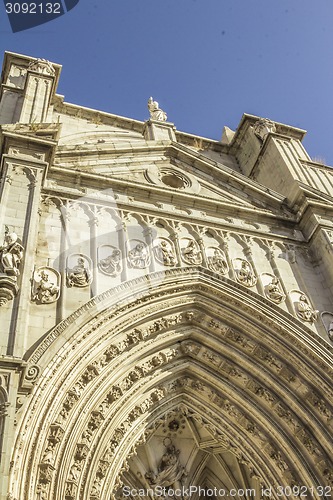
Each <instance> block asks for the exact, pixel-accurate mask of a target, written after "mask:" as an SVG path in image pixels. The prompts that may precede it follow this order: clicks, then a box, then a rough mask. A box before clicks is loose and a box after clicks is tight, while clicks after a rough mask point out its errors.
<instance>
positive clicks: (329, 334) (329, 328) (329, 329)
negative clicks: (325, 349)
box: [327, 319, 333, 342]
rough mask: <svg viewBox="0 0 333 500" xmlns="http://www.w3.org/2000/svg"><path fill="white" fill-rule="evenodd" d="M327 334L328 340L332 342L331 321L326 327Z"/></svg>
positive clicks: (332, 325)
mask: <svg viewBox="0 0 333 500" xmlns="http://www.w3.org/2000/svg"><path fill="white" fill-rule="evenodd" d="M327 333H328V338H329V339H330V340H331V341H332V342H333V319H332V321H331V322H330V324H329V325H328V329H327Z"/></svg>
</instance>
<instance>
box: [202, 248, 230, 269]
mask: <svg viewBox="0 0 333 500" xmlns="http://www.w3.org/2000/svg"><path fill="white" fill-rule="evenodd" d="M207 260H208V267H209V269H211V270H212V271H214V273H219V274H225V273H226V272H227V271H228V263H227V260H226V258H225V256H224V255H223V254H222V252H221V250H220V249H219V248H215V250H214V255H211V256H210V257H208V258H207Z"/></svg>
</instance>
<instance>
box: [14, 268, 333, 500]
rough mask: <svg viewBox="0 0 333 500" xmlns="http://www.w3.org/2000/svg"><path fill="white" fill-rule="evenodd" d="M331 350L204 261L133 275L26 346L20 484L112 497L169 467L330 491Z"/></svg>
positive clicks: (61, 495) (44, 493) (62, 494)
mask: <svg viewBox="0 0 333 500" xmlns="http://www.w3.org/2000/svg"><path fill="white" fill-rule="evenodd" d="M156 284H158V286H156ZM331 351H332V350H330V348H329V346H328V344H327V343H326V342H325V341H324V340H322V339H320V338H319V337H317V336H315V334H313V332H312V331H310V330H308V329H307V328H305V327H304V325H303V324H301V323H300V322H299V321H298V320H296V319H295V318H293V317H292V316H291V315H289V314H288V313H285V312H283V311H281V309H279V308H278V307H277V306H275V305H274V304H272V303H271V302H269V301H267V300H265V299H263V298H262V297H260V296H259V295H257V294H256V293H253V292H251V291H249V290H248V289H245V287H243V286H242V285H241V284H236V283H235V282H233V281H231V280H229V279H228V278H224V277H223V278H218V277H217V275H215V274H214V273H212V272H210V271H208V270H203V269H201V268H196V267H193V268H185V269H173V270H170V271H168V272H167V273H163V280H162V279H161V275H160V274H159V273H154V274H152V275H150V276H148V277H145V278H142V279H137V280H135V281H132V282H130V283H124V284H122V285H121V286H119V287H117V288H116V289H113V290H110V291H108V292H106V293H104V294H102V295H101V296H98V297H96V298H94V299H92V300H91V301H90V302H89V303H87V304H86V305H85V306H83V307H82V308H80V309H79V310H78V311H77V312H76V313H74V314H73V315H72V316H70V317H69V318H67V320H65V321H64V322H62V323H61V324H60V325H58V326H57V327H56V328H55V329H54V330H52V331H51V332H50V333H49V334H48V336H47V337H46V338H44V339H43V341H42V342H41V344H40V345H38V346H37V347H36V349H35V350H34V352H33V353H31V354H30V356H29V359H28V360H27V361H28V367H27V370H26V374H25V379H24V380H23V382H22V387H25V388H28V386H29V385H30V386H31V396H30V397H29V398H27V401H26V403H25V405H24V406H23V410H24V416H22V418H21V419H20V422H19V426H18V432H17V439H16V446H15V450H14V453H13V462H12V463H13V467H12V474H11V494H12V495H13V498H16V499H23V498H24V499H25V500H30V499H36V498H38V499H40V500H44V499H51V498H52V499H66V500H70V499H73V500H74V499H84V500H86V499H91V500H97V499H100V500H106V499H109V498H113V497H114V496H115V497H122V496H126V495H124V490H123V487H124V486H126V485H128V487H131V488H139V487H140V488H141V487H142V488H145V487H148V486H154V485H155V486H156V484H158V480H159V478H160V479H161V477H162V476H163V478H164V479H163V481H164V482H166V484H167V483H168V482H169V483H170V484H167V487H171V486H177V485H178V486H180V485H182V486H189V485H192V486H195V485H196V486H202V487H203V488H211V487H213V485H214V486H216V487H219V488H225V489H226V491H229V492H230V489H231V488H234V489H235V490H237V489H240V488H242V489H244V488H245V487H248V488H252V487H253V488H254V490H255V493H253V494H252V496H256V495H259V494H260V491H261V489H262V488H263V487H265V488H269V487H271V488H272V496H274V497H278V495H277V493H280V495H279V498H280V497H281V491H278V490H277V488H278V487H279V486H280V487H282V488H283V487H287V486H288V487H294V488H297V487H298V488H306V489H307V490H306V491H307V493H308V494H309V496H315V497H318V498H319V497H323V496H325V495H326V494H327V497H328V493H329V492H330V488H331V487H332V486H333V484H332V481H333V477H332V460H331V456H330V455H331V449H332V438H331V434H332V433H331V423H332V411H331V408H330V401H332V388H331V381H332V374H333V370H332V367H333V363H332V352H331ZM22 415H23V413H22ZM165 439H166V440H165ZM172 447H173V448H172ZM168 448H169V450H168ZM168 453H169V455H173V456H171V459H173V463H174V465H175V467H174V468H173V471H174V474H173V475H172V474H171V473H170V474H169V476H168V471H166V472H165V470H166V466H164V465H163V463H165V460H166V459H165V460H164V459H163V457H164V456H165V455H167V454H168ZM169 458H170V457H169ZM163 460H164V462H163ZM171 461H172V460H171ZM170 470H171V469H170ZM163 471H164V473H163V474H162V476H161V473H162V472H163ZM222 472H223V474H222ZM159 474H160V475H159ZM165 476H168V478H167V479H166V478H165ZM201 481H202V482H203V483H204V484H202V485H200V482H201ZM214 483H216V484H214ZM310 488H312V490H310ZM318 488H324V489H322V490H318ZM325 488H326V489H325ZM303 491H304V490H303ZM282 493H283V492H282ZM287 493H288V492H287ZM244 495H245V494H242V493H241V492H239V493H237V494H236V495H234V496H236V497H237V498H242V497H243V496H244ZM282 496H283V495H282ZM285 496H288V494H286V495H285Z"/></svg>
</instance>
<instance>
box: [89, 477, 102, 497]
mask: <svg viewBox="0 0 333 500" xmlns="http://www.w3.org/2000/svg"><path fill="white" fill-rule="evenodd" d="M101 487H102V479H101V478H100V477H98V476H96V478H95V481H94V484H93V485H92V488H91V492H90V495H92V496H93V495H96V496H99V495H100V494H101Z"/></svg>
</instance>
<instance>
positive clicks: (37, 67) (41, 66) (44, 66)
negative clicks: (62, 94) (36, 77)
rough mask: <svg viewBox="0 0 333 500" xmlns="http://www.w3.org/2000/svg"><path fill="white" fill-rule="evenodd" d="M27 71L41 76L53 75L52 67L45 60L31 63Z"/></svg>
mask: <svg viewBox="0 0 333 500" xmlns="http://www.w3.org/2000/svg"><path fill="white" fill-rule="evenodd" d="M28 70H30V71H35V72H36V73H40V74H42V75H50V76H53V75H54V74H55V69H54V67H53V66H52V64H51V63H50V62H49V61H47V60H46V59H36V60H35V61H31V63H30V64H29V66H28Z"/></svg>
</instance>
